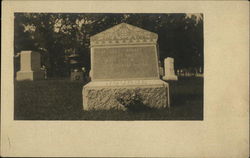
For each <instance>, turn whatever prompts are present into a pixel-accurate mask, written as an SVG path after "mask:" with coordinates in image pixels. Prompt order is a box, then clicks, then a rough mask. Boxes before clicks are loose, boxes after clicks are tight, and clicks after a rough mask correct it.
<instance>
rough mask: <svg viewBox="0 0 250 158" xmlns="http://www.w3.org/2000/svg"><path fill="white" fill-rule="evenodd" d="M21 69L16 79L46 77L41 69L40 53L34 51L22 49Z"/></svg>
mask: <svg viewBox="0 0 250 158" xmlns="http://www.w3.org/2000/svg"><path fill="white" fill-rule="evenodd" d="M20 64H21V65H20V71H18V72H17V76H16V79H17V80H18V81H21V80H39V79H44V72H43V71H42V70H41V69H40V67H41V62H40V54H39V53H37V52H34V51H22V52H21V57H20Z"/></svg>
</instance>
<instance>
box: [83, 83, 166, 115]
mask: <svg viewBox="0 0 250 158" xmlns="http://www.w3.org/2000/svg"><path fill="white" fill-rule="evenodd" d="M128 91H136V92H137V93H139V95H140V97H141V99H142V103H143V104H144V105H146V106H148V107H150V108H157V109H160V108H169V107H170V101H169V85H168V83H166V82H164V81H162V80H121V81H92V82H90V83H88V84H87V85H85V86H84V87H83V91H82V93H83V110H86V111H89V110H110V109H115V110H123V111H125V110H127V108H126V107H125V106H124V105H122V104H121V103H119V102H118V101H117V95H118V94H122V93H126V92H128Z"/></svg>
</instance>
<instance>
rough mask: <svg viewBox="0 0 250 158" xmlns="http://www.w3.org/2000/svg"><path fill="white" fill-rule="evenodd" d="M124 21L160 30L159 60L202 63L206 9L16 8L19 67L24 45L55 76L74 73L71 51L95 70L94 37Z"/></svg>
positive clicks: (192, 65)
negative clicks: (70, 10) (92, 63)
mask: <svg viewBox="0 0 250 158" xmlns="http://www.w3.org/2000/svg"><path fill="white" fill-rule="evenodd" d="M121 22H125V23H128V24H131V25H134V26H138V27H141V28H143V29H146V30H149V31H152V32H155V33H157V34H158V35H159V39H158V43H159V50H160V60H161V63H163V60H164V58H166V57H173V58H174V59H175V68H177V69H180V68H200V67H201V68H202V70H203V17H202V15H201V14H128V13H126V14H111V13H110V14H107V13H105V14H101V13H94V14H93V13H88V14H85V13H15V22H14V25H15V27H14V28H15V33H14V35H15V37H14V53H15V60H14V61H15V71H17V70H19V53H20V51H22V50H35V51H39V52H40V53H41V55H42V64H43V65H45V66H46V67H47V68H48V75H49V76H50V77H65V76H67V75H68V74H69V71H70V70H69V69H70V67H69V61H68V56H69V55H71V54H72V53H76V54H79V55H80V58H81V60H80V61H81V66H83V67H86V68H87V70H89V69H90V49H89V43H90V41H89V39H90V36H92V35H94V34H96V33H99V32H101V31H104V30H106V29H108V28H110V27H112V26H114V25H116V24H119V23H121Z"/></svg>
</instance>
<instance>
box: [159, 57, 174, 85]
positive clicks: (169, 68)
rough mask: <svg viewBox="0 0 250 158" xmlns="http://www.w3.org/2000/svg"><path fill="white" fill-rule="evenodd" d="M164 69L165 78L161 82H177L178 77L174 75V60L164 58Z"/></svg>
mask: <svg viewBox="0 0 250 158" xmlns="http://www.w3.org/2000/svg"><path fill="white" fill-rule="evenodd" d="M164 68H165V76H164V77H163V80H167V81H168V80H174V81H177V80H178V77H177V76H176V75H175V72H174V59H173V58H169V57H168V58H166V59H164Z"/></svg>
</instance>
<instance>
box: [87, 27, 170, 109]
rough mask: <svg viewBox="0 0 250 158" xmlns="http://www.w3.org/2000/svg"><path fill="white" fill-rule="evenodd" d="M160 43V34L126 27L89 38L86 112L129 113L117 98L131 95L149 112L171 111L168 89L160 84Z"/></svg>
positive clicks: (116, 28)
mask: <svg viewBox="0 0 250 158" xmlns="http://www.w3.org/2000/svg"><path fill="white" fill-rule="evenodd" d="M157 39H158V35H157V34H155V33H153V32H149V31H146V30H144V29H141V28H138V27H135V26H132V25H129V24H126V23H121V24H119V25H116V26H114V27H112V28H110V29H107V30H105V31H103V32H101V33H98V34H96V35H94V36H92V37H90V47H91V82H90V83H88V84H87V85H85V86H84V87H83V109H84V110H109V109H120V110H126V107H124V105H122V104H121V103H120V102H118V101H117V96H118V95H122V94H123V93H124V94H125V93H130V92H131V93H132V92H136V93H137V95H139V96H140V97H141V100H142V102H143V104H145V105H146V106H149V107H150V108H166V107H169V106H170V101H169V86H168V83H166V82H164V81H162V80H160V74H159V65H158V59H159V57H158V53H157Z"/></svg>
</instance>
